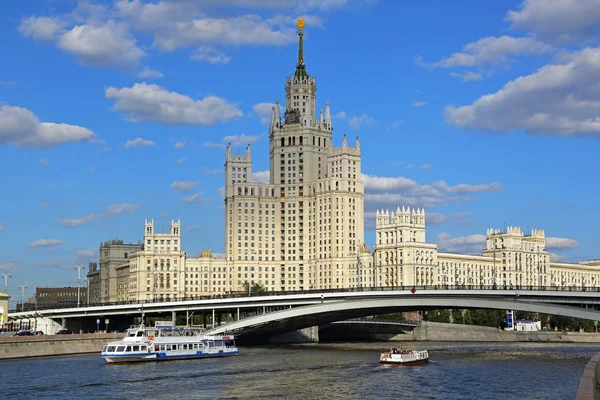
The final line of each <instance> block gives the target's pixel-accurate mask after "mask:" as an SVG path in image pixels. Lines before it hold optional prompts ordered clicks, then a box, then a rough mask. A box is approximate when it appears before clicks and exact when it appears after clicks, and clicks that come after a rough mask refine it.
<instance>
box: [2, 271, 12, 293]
mask: <svg viewBox="0 0 600 400" xmlns="http://www.w3.org/2000/svg"><path fill="white" fill-rule="evenodd" d="M2 278H4V291H5V292H6V293H8V278H12V275H11V274H9V273H8V272H7V273H5V274H2Z"/></svg>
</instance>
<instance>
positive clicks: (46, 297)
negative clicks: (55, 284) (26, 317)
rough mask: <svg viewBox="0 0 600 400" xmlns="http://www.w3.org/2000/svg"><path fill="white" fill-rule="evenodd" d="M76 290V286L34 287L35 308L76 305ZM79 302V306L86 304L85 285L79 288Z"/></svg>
mask: <svg viewBox="0 0 600 400" xmlns="http://www.w3.org/2000/svg"><path fill="white" fill-rule="evenodd" d="M77 292H78V288H76V287H62V288H41V287H38V288H36V289H35V296H36V299H37V309H38V310H44V309H51V308H68V307H77ZM79 304H80V305H81V306H85V305H86V304H87V288H85V287H81V288H79Z"/></svg>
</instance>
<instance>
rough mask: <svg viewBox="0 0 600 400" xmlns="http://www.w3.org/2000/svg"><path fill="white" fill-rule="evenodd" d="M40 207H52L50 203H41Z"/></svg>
mask: <svg viewBox="0 0 600 400" xmlns="http://www.w3.org/2000/svg"><path fill="white" fill-rule="evenodd" d="M40 207H50V203H42V204H40Z"/></svg>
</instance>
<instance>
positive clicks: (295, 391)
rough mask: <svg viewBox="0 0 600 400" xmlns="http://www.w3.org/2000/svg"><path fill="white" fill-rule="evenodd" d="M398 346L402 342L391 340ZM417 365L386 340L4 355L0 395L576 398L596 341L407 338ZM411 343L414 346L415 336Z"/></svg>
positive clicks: (275, 397) (284, 397)
mask: <svg viewBox="0 0 600 400" xmlns="http://www.w3.org/2000/svg"><path fill="white" fill-rule="evenodd" d="M394 345H395V346H402V345H403V344H402V343H395V344H394ZM404 345H405V346H406V347H408V348H415V347H422V348H427V349H428V350H429V352H430V358H431V361H432V362H431V363H429V364H428V365H425V366H421V367H390V366H383V365H379V364H378V362H377V361H378V357H379V356H378V353H379V351H381V350H382V349H384V348H386V347H389V346H390V343H389V342H388V343H343V344H308V345H295V346H273V347H248V348H241V349H240V355H239V356H237V357H229V358H223V359H203V360H181V361H169V362H149V363H138V364H117V365H107V364H106V362H105V361H104V360H103V359H101V358H99V357H98V356H97V355H82V356H65V357H49V358H39V359H26V360H18V361H4V362H0V396H1V398H3V399H85V398H94V399H98V398H99V399H104V398H106V399H290V400H291V399H299V400H309V399H376V400H381V399H486V400H494V399H544V400H549V399H557V400H558V399H560V400H564V399H573V398H574V396H575V392H576V390H577V383H578V380H579V376H580V375H581V372H582V371H583V367H584V366H585V364H586V363H587V362H588V361H589V359H590V358H591V357H592V356H593V355H594V354H595V353H596V352H598V351H599V350H598V346H597V345H581V344H552V343H522V344H514V343H510V344H488V343H485V344H481V343H478V344H471V343H432V342H429V343H426V344H423V343H414V342H412V343H406V344H404ZM415 345H416V346H415Z"/></svg>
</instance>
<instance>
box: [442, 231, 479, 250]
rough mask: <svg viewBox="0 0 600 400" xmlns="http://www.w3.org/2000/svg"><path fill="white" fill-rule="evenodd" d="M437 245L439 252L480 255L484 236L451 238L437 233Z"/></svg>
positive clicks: (445, 234)
mask: <svg viewBox="0 0 600 400" xmlns="http://www.w3.org/2000/svg"><path fill="white" fill-rule="evenodd" d="M437 243H438V248H439V250H440V251H448V252H453V253H467V254H480V253H481V252H482V251H483V248H484V247H485V235H481V234H475V235H467V236H459V237H452V236H450V235H449V234H447V233H439V234H438V235H437Z"/></svg>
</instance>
